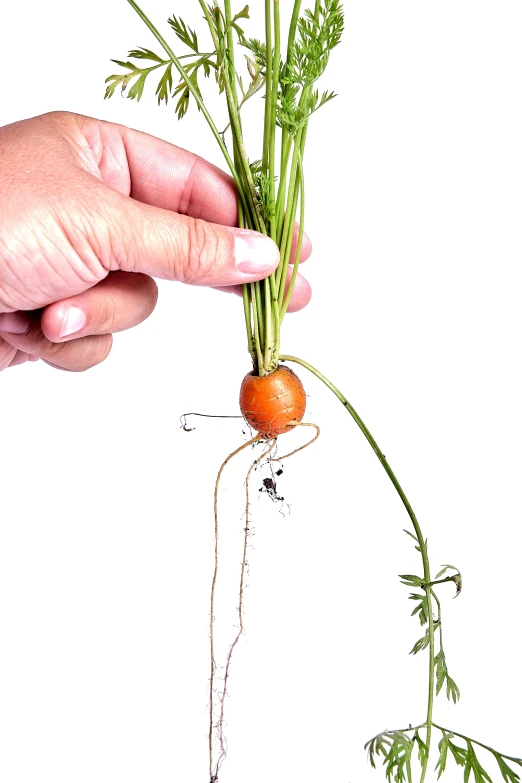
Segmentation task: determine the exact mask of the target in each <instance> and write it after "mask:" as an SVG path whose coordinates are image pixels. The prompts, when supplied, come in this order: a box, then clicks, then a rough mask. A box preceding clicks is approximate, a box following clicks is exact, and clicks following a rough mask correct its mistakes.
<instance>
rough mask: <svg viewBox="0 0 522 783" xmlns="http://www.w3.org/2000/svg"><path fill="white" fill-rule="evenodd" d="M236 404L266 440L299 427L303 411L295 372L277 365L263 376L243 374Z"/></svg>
mask: <svg viewBox="0 0 522 783" xmlns="http://www.w3.org/2000/svg"><path fill="white" fill-rule="evenodd" d="M239 405H240V408H241V413H242V414H243V416H244V417H245V419H246V421H247V422H248V423H249V424H250V426H251V427H252V429H254V430H256V432H259V434H260V435H263V436H265V437H267V438H275V437H276V435H281V434H282V433H284V432H288V431H289V430H291V429H293V428H294V427H295V426H296V425H297V424H299V422H300V421H301V419H302V418H303V416H304V412H305V408H306V395H305V391H304V388H303V384H302V383H301V381H300V380H299V377H298V376H297V375H296V374H295V372H293V371H292V370H291V369H290V368H289V367H285V366H283V365H279V367H278V368H277V369H276V370H274V372H271V373H270V374H269V375H264V376H263V377H259V376H257V375H254V374H253V373H248V375H245V377H244V378H243V382H242V384H241V390H240V393H239Z"/></svg>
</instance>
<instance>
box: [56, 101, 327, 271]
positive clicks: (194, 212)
mask: <svg viewBox="0 0 522 783" xmlns="http://www.w3.org/2000/svg"><path fill="white" fill-rule="evenodd" d="M67 116H72V117H75V119H76V122H77V123H78V124H79V125H80V128H81V132H82V134H84V136H85V139H86V140H87V142H88V144H89V147H90V149H91V152H92V154H93V156H94V161H95V164H96V167H97V173H98V175H99V176H100V177H101V179H102V180H103V181H104V182H106V183H107V184H109V185H111V187H114V188H115V189H116V190H118V191H119V192H120V193H123V194H124V195H126V196H131V197H132V198H133V199H136V200H137V201H141V202H142V203H143V204H149V205H150V206H154V207H160V208H161V209H168V210H170V211H172V212H178V213H180V214H183V215H188V216H189V217H193V218H199V219H201V220H206V221H208V222H210V223H219V224H221V225H224V226H236V225H237V195H236V186H235V183H234V180H233V178H232V177H231V176H230V175H229V174H227V173H226V172H224V171H222V169H220V168H218V167H217V166H214V165H213V164H212V163H209V162H208V161H207V160H205V159H204V158H201V157H199V156H198V155H195V154H194V153H192V152H189V151H188V150H184V149H182V148H181V147H176V146H175V145H174V144H169V142H167V141H163V140H162V139H157V138H155V137H154V136H149V135H148V134H147V133H141V132H140V131H136V130H132V129H130V128H126V127H124V126H123V125H116V124H113V123H110V122H100V121H99V120H95V119H92V118H90V117H81V116H78V115H67ZM297 230H298V229H297V224H296V229H295V231H294V241H293V251H294V253H295V247H296V245H297ZM310 251H311V243H310V240H309V239H308V237H307V236H306V234H305V235H304V237H303V249H302V256H301V260H302V261H304V260H306V258H308V257H309V255H310Z"/></svg>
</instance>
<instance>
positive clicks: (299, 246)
mask: <svg viewBox="0 0 522 783" xmlns="http://www.w3.org/2000/svg"><path fill="white" fill-rule="evenodd" d="M297 175H298V190H299V202H300V208H299V233H298V235H297V248H296V251H295V259H294V268H293V270H292V277H291V278H290V283H289V284H288V291H287V292H286V296H285V299H284V302H283V306H282V308H281V311H280V316H279V318H280V321H282V320H283V318H284V317H285V315H286V311H287V309H288V305H289V304H290V299H291V298H292V291H293V290H294V286H295V281H296V279H297V272H298V270H299V259H300V258H301V249H302V247H303V235H304V219H305V188H304V175H303V168H302V165H301V163H299V167H298V169H297Z"/></svg>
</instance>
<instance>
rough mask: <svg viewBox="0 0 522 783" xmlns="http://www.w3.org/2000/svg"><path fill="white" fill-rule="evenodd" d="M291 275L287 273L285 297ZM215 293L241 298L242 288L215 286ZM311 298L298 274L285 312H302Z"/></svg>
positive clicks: (309, 290) (301, 277)
mask: <svg viewBox="0 0 522 783" xmlns="http://www.w3.org/2000/svg"><path fill="white" fill-rule="evenodd" d="M291 275H292V272H291V270H289V272H288V276H287V283H286V286H285V295H286V292H287V290H288V284H289V282H290V277H291ZM216 291H224V292H225V293H227V294H236V296H241V297H242V296H243V288H242V286H217V287H216ZM311 298H312V288H311V286H310V283H309V282H308V280H306V278H304V277H303V276H302V275H301V274H299V272H298V273H297V277H296V279H295V285H294V289H293V291H292V296H291V298H290V304H289V305H288V310H287V312H289V313H296V312H297V311H298V310H302V309H303V308H304V307H306V305H307V304H308V303H309V302H310V299H311Z"/></svg>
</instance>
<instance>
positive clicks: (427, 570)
mask: <svg viewBox="0 0 522 783" xmlns="http://www.w3.org/2000/svg"><path fill="white" fill-rule="evenodd" d="M279 358H280V360H281V361H282V362H285V361H287V362H295V363H296V364H300V365H301V366H302V367H305V368H306V369H307V370H308V371H309V372H311V373H313V375H315V376H316V378H319V380H321V381H322V382H323V383H324V384H325V385H326V386H328V388H329V389H330V390H331V391H332V392H333V393H334V394H335V396H336V397H337V399H338V400H340V402H341V403H342V404H343V405H344V407H345V408H346V410H347V411H348V413H349V414H350V416H351V417H352V419H353V420H354V421H355V423H356V424H357V426H358V427H359V429H360V430H361V432H362V433H363V435H364V437H365V438H366V440H367V441H368V443H369V444H370V446H371V447H372V449H373V450H374V452H375V454H376V455H377V458H378V460H379V462H380V463H381V465H382V466H383V468H384V470H385V471H386V473H387V474H388V478H389V479H390V481H391V482H392V484H393V486H394V487H395V489H396V491H397V494H398V495H399V497H400V499H401V500H402V503H403V505H404V507H405V509H406V511H407V513H408V516H409V518H410V520H411V523H412V525H413V528H414V530H415V533H416V536H417V540H418V543H419V549H420V552H421V557H422V565H423V571H424V584H425V588H424V589H425V591H426V600H427V604H428V631H429V639H430V642H429V683H428V711H427V717H426V723H425V726H426V756H425V758H424V764H423V766H422V776H421V780H420V783H424V780H425V779H426V773H427V770H428V758H429V753H430V746H431V730H432V726H433V697H434V692H435V639H434V629H433V626H434V622H433V604H432V600H431V595H432V593H431V588H430V587H429V584H430V582H431V576H430V564H429V560H428V550H427V547H426V541H425V539H424V537H423V535H422V531H421V528H420V525H419V523H418V521H417V517H416V516H415V513H414V511H413V508H412V507H411V505H410V502H409V500H408V498H407V497H406V494H405V493H404V490H403V489H402V487H401V485H400V484H399V482H398V480H397V477H396V476H395V473H394V472H393V470H392V469H391V467H390V465H389V464H388V462H387V460H386V457H385V456H384V454H383V453H382V451H381V449H380V448H379V446H378V444H377V441H376V440H375V438H374V437H373V435H372V434H371V432H370V430H369V429H368V427H367V426H366V425H365V424H364V422H363V420H362V419H361V417H360V416H359V415H358V413H357V412H356V410H355V409H354V408H353V407H352V405H350V403H349V402H348V400H347V399H346V397H345V396H344V394H343V393H342V392H341V391H339V389H338V388H337V387H336V386H334V385H333V383H332V382H331V381H329V380H328V378H326V377H325V376H324V375H323V374H322V373H320V372H319V370H317V369H316V368H315V367H312V365H311V364H308V362H305V361H304V360H303V359H298V358H297V357H296V356H280V357H279Z"/></svg>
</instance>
